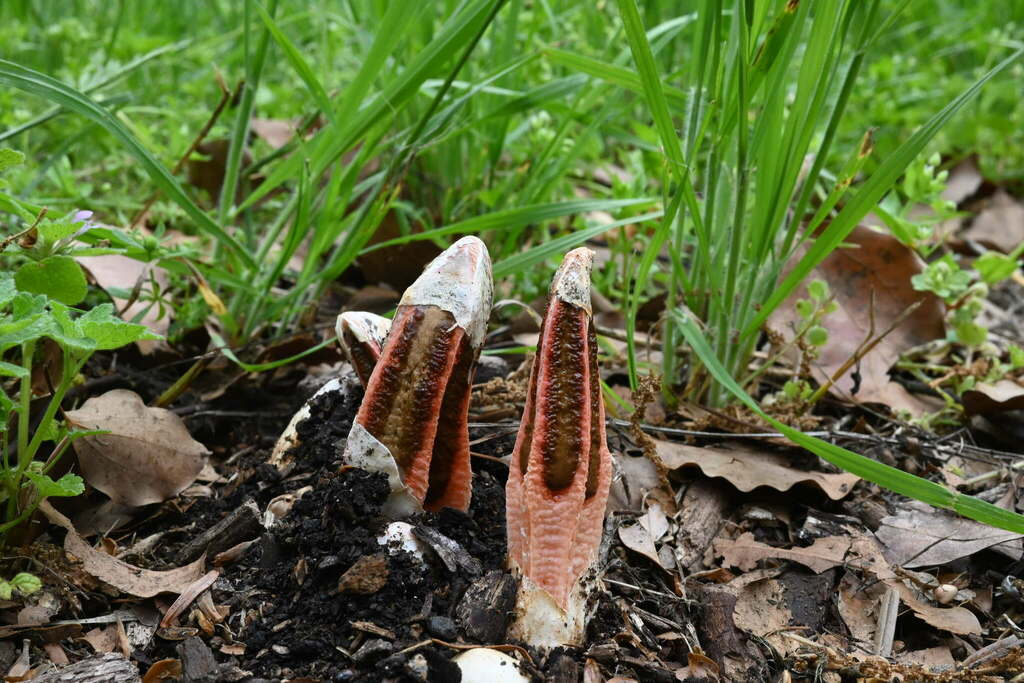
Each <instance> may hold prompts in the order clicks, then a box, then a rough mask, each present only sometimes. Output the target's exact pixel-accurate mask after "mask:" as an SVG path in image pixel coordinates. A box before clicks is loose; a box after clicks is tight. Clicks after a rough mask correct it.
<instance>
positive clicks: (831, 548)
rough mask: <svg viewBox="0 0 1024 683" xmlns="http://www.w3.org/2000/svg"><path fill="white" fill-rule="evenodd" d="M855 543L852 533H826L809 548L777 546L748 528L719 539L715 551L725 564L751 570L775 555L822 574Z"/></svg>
mask: <svg viewBox="0 0 1024 683" xmlns="http://www.w3.org/2000/svg"><path fill="white" fill-rule="evenodd" d="M852 543H853V538H852V537H850V536H824V537H822V538H817V539H815V540H814V543H812V544H811V545H809V546H807V547H806V548H775V547H772V546H770V545H765V544H764V543H759V542H757V541H755V540H754V534H752V533H750V532H749V531H748V532H746V533H744V534H743V535H742V536H740V537H739V538H737V539H735V540H732V539H727V538H720V539H717V540H716V541H715V545H714V547H715V553H716V554H718V555H722V556H723V559H722V564H723V566H726V567H738V568H740V569H743V570H744V571H748V570H750V569H753V568H754V567H755V566H756V565H757V563H758V562H760V561H761V560H764V559H768V558H772V559H780V560H791V561H793V562H798V563H799V564H802V565H804V566H805V567H807V568H808V569H810V570H811V571H813V572H814V573H815V574H820V573H821V572H823V571H827V570H829V569H832V568H833V567H838V566H839V565H841V564H843V563H844V562H845V561H846V560H847V555H848V553H849V551H850V547H851V545H852Z"/></svg>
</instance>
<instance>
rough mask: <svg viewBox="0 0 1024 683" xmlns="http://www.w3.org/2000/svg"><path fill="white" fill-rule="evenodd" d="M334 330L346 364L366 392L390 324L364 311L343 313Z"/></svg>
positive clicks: (385, 319) (386, 320) (384, 319)
mask: <svg viewBox="0 0 1024 683" xmlns="http://www.w3.org/2000/svg"><path fill="white" fill-rule="evenodd" d="M335 330H336V331H337V333H338V344H339V345H340V346H341V350H342V352H344V354H345V358H346V360H348V362H349V365H351V366H352V369H353V370H355V372H356V375H357V376H358V377H359V381H360V382H361V383H362V385H363V388H366V385H367V384H368V383H369V381H370V375H371V374H372V373H373V369H374V368H375V367H376V366H377V361H379V360H380V354H381V353H382V352H383V350H384V344H385V343H386V342H387V338H388V332H389V331H390V330H391V321H390V320H388V319H387V318H382V317H381V316H379V315H375V314H373V313H366V312H365V311H346V312H345V313H342V314H341V315H339V316H338V322H337V325H336V326H335Z"/></svg>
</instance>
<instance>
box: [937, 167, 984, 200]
mask: <svg viewBox="0 0 1024 683" xmlns="http://www.w3.org/2000/svg"><path fill="white" fill-rule="evenodd" d="M984 180H985V179H984V178H983V177H982V175H981V171H980V170H978V163H977V160H976V159H975V158H974V157H973V156H969V157H967V158H966V159H964V160H963V161H961V162H960V163H958V164H957V165H956V166H954V167H953V168H951V169H949V178H948V179H947V180H946V189H944V190H943V191H942V198H943V199H945V200H946V201H950V202H953V203H954V204H959V203H960V202H962V201H963V200H965V199H967V198H968V197H970V196H971V195H973V194H974V193H975V192H977V191H978V188H980V187H981V183H982V182H984Z"/></svg>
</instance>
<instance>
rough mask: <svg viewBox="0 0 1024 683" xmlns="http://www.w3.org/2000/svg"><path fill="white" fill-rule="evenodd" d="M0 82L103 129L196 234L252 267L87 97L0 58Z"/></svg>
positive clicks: (165, 172)
mask: <svg viewBox="0 0 1024 683" xmlns="http://www.w3.org/2000/svg"><path fill="white" fill-rule="evenodd" d="M0 83H6V84H7V85H10V86H12V87H14V88H17V89H18V90H22V91H24V92H27V93H31V94H33V95H37V96H39V97H42V98H44V99H47V100H49V101H50V102H53V103H55V104H59V105H60V106H62V107H64V108H66V109H67V110H68V111H72V112H74V113H76V114H79V115H80V116H84V117H85V118H87V119H89V120H90V121H92V122H93V123H95V124H97V125H98V126H100V127H101V128H103V129H104V130H106V131H107V132H108V133H110V135H112V136H113V137H114V138H115V139H116V140H118V141H119V142H120V143H121V144H122V145H124V146H125V148H126V149H127V150H128V151H129V152H130V153H131V155H132V156H133V157H135V159H136V160H137V161H138V162H139V164H140V165H141V166H142V168H143V169H144V170H145V171H146V173H147V174H148V175H149V177H150V179H151V180H152V181H153V183H154V184H155V185H156V186H157V187H158V188H159V189H160V190H161V191H162V192H163V193H164V195H165V196H166V197H168V198H169V199H171V200H172V201H173V202H174V203H176V204H177V205H178V206H180V207H181V208H182V210H184V211H185V213H186V214H188V216H189V218H191V219H192V220H193V221H195V223H196V227H197V228H198V229H199V231H200V232H202V233H203V234H205V235H206V236H208V237H211V238H213V239H215V240H218V241H219V242H221V243H222V244H224V246H226V247H227V248H229V249H231V250H232V251H233V252H234V253H235V254H236V255H237V256H238V257H239V258H240V259H241V260H242V261H243V262H244V263H245V264H246V265H247V266H249V267H250V268H254V267H255V265H256V263H255V261H254V260H253V258H252V255H250V254H249V253H248V252H247V251H246V250H245V249H244V248H243V247H242V245H241V244H239V243H238V241H237V240H236V239H235V238H234V237H232V236H231V235H230V234H228V233H227V232H225V231H224V230H223V229H222V228H221V227H220V226H219V225H218V224H217V223H216V222H214V220H213V219H212V218H210V217H209V216H208V215H206V213H205V212H204V211H203V210H202V209H200V208H199V207H198V206H197V205H196V203H195V202H193V201H192V199H191V198H190V197H189V196H188V195H187V194H186V193H185V190H184V189H183V188H182V187H181V185H180V184H179V183H178V181H177V179H175V177H174V176H173V175H171V173H170V171H168V170H167V168H166V167H165V166H164V165H163V164H161V163H160V161H159V160H157V159H156V157H154V156H153V155H152V154H150V153H149V151H148V150H147V149H146V148H145V147H143V146H142V143H140V142H139V141H138V139H137V138H136V137H135V136H134V135H132V133H131V131H129V130H128V129H127V128H126V127H125V125H124V124H123V123H121V122H120V121H119V120H118V119H117V118H116V117H115V116H114V115H113V114H111V113H110V112H109V111H107V110H106V109H104V108H103V107H101V106H100V105H98V104H97V103H96V102H95V101H94V100H93V99H92V98H90V97H89V96H88V95H85V94H84V93H81V92H79V91H78V90H75V89H74V88H71V87H69V86H67V85H65V84H64V83H61V82H60V81H58V80H56V79H54V78H50V77H49V76H47V75H46V74H41V73H39V72H38V71H33V70H32V69H28V68H26V67H23V66H21V65H19V64H15V63H14V62H9V61H7V60H4V59H0Z"/></svg>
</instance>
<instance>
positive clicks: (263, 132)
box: [249, 117, 299, 149]
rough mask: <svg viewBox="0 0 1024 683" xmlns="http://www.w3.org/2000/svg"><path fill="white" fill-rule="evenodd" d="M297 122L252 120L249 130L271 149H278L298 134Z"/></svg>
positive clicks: (287, 120) (290, 120)
mask: <svg viewBox="0 0 1024 683" xmlns="http://www.w3.org/2000/svg"><path fill="white" fill-rule="evenodd" d="M298 123H299V122H298V120H295V119H261V118H258V117H257V118H253V119H252V121H250V122H249V128H250V129H251V130H252V132H253V133H255V134H256V137H258V138H259V139H260V140H263V142H265V143H267V145H269V146H270V148H271V149H280V148H282V147H284V146H285V145H287V144H288V142H289V141H290V140H291V139H292V138H293V137H295V133H296V132H298V129H299V127H298Z"/></svg>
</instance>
